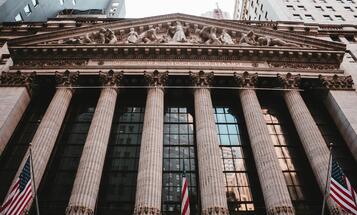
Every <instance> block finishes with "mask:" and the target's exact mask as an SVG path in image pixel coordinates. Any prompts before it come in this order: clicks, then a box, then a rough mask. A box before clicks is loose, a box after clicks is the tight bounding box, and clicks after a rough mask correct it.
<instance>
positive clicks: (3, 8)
mask: <svg viewBox="0 0 357 215" xmlns="http://www.w3.org/2000/svg"><path fill="white" fill-rule="evenodd" d="M65 9H72V10H75V11H76V12H75V13H76V14H88V13H90V12H91V11H88V10H98V11H96V12H95V14H96V15H99V14H100V15H104V16H106V17H108V18H123V17H125V0H103V1H96V0H25V1H19V0H1V1H0V21H1V22H15V21H16V22H22V21H23V22H30V21H45V20H47V19H48V18H54V17H56V16H57V15H58V14H59V13H60V12H61V11H62V10H65ZM80 11H86V12H82V13H80ZM92 12H93V11H92ZM98 13H99V14H98Z"/></svg>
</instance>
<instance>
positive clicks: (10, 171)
mask: <svg viewBox="0 0 357 215" xmlns="http://www.w3.org/2000/svg"><path fill="white" fill-rule="evenodd" d="M52 96H53V90H51V88H50V90H49V87H48V86H47V87H46V88H39V90H38V91H36V92H33V94H32V97H31V102H30V104H29V106H28V108H27V110H26V112H25V113H24V115H23V117H22V119H21V121H20V122H19V124H18V126H17V127H16V129H15V132H14V133H13V135H12V137H11V139H10V141H9V143H8V144H7V146H6V148H5V150H4V151H3V153H2V154H1V156H0V176H1V183H0V204H2V202H3V200H4V199H5V196H6V193H7V191H8V190H9V188H10V186H11V182H12V180H13V178H14V177H15V174H16V172H17V170H18V168H19V166H20V163H21V161H22V159H23V157H24V155H25V153H26V151H27V149H28V146H29V143H30V142H31V141H32V138H33V136H34V135H35V132H36V130H37V128H38V126H39V124H40V122H41V120H42V117H43V116H44V114H45V112H46V110H47V107H48V105H49V103H50V101H51V99H52Z"/></svg>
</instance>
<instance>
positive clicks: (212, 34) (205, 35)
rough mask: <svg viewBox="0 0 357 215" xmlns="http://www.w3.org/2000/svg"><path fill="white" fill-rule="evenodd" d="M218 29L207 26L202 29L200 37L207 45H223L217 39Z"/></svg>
mask: <svg viewBox="0 0 357 215" xmlns="http://www.w3.org/2000/svg"><path fill="white" fill-rule="evenodd" d="M216 32H217V29H216V28H215V27H213V26H212V27H208V26H205V27H203V28H202V30H201V32H200V35H201V38H202V39H203V40H204V41H205V44H213V45H221V44H222V43H221V41H220V40H219V39H218V37H217V33H216Z"/></svg>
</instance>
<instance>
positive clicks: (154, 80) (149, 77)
mask: <svg viewBox="0 0 357 215" xmlns="http://www.w3.org/2000/svg"><path fill="white" fill-rule="evenodd" d="M144 77H145V80H146V82H147V84H148V85H149V86H151V87H163V86H164V85H166V82H167V79H168V77H169V72H168V71H166V72H161V73H160V72H159V71H157V70H155V71H154V72H151V73H148V72H146V71H144Z"/></svg>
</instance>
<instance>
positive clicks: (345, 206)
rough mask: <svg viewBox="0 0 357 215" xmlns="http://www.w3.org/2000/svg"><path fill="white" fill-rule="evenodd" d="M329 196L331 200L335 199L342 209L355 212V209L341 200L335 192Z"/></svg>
mask: <svg viewBox="0 0 357 215" xmlns="http://www.w3.org/2000/svg"><path fill="white" fill-rule="evenodd" d="M331 198H332V199H333V200H335V202H336V203H337V204H338V205H339V206H340V207H342V209H343V210H345V211H347V212H350V213H353V211H354V213H353V214H356V213H357V211H356V210H355V209H353V208H351V207H350V206H349V205H347V204H346V203H345V202H344V201H343V200H341V199H340V198H339V197H338V196H337V195H335V194H331Z"/></svg>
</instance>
